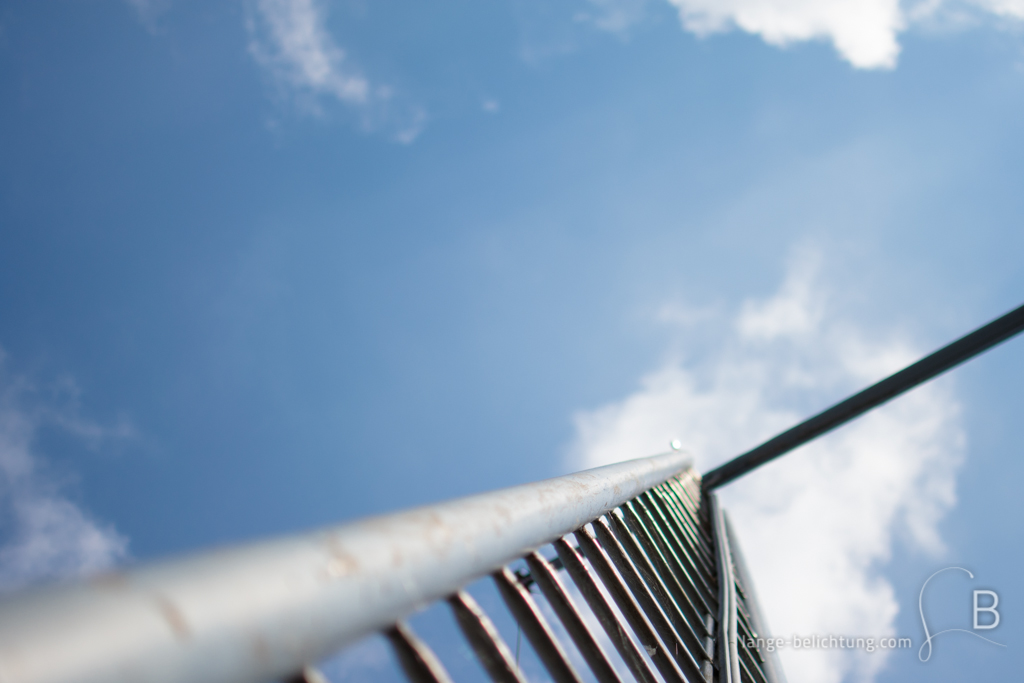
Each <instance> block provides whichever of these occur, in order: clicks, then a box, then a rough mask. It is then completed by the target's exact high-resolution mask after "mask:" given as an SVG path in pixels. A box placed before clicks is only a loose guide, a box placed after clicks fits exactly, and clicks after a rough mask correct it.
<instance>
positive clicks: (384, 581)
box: [0, 452, 688, 683]
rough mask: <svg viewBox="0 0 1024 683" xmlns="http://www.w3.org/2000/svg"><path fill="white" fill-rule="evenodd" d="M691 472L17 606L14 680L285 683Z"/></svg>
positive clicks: (461, 510) (6, 648) (152, 573)
mask: <svg viewBox="0 0 1024 683" xmlns="http://www.w3.org/2000/svg"><path fill="white" fill-rule="evenodd" d="M687 464H688V458H687V456H686V455H684V454H683V453H681V452H670V453H666V454H664V455H658V456H653V457H650V458H643V459H639V460H633V461H628V462H624V463H619V464H616V465H609V466H607V467H600V468H596V469H593V470H588V471H585V472H580V473H577V474H573V475H569V476H565V477H558V478H555V479H549V480H546V481H542V482H538V483H535V484H527V485H524V486H516V487H512V488H508V489H503V490H500V491H495V492H493V493H488V494H482V495H477V496H471V497H468V498H463V499H460V500H456V501H451V502H447V503H442V504H439V505H433V506H428V507H423V508H418V509H415V510H410V511H406V512H400V513H396V514H392V515H386V516H382V517H376V518H371V519H367V520H363V521H359V522H355V523H352V524H347V525H344V526H339V527H335V528H329V529H325V530H321V531H316V532H312V533H307V534H302V535H297V536H291V537H286V538H281V539H277V540H272V541H267V542H262V543H256V544H250V545H245V546H240V547H235V548H228V549H224V550H217V551H212V552H208V553H205V554H201V555H197V556H193V557H189V558H185V559H180V560H174V561H168V562H163V563H160V564H155V565H151V566H148V567H143V568H140V569H135V570H131V571H127V572H122V573H113V574H107V575H104V576H100V577H97V578H94V579H92V580H90V581H88V582H84V583H80V584H76V585H70V586H61V587H51V588H47V589H42V590H37V591H33V592H30V593H27V594H22V595H18V596H15V597H13V598H7V599H5V600H4V601H2V602H0V683H101V682H102V683H128V682H132V683H172V682H176V681H189V682H190V683H259V682H260V681H272V680H275V679H280V678H283V677H286V676H288V675H289V674H292V673H294V672H295V671H298V670H301V669H302V667H303V666H304V665H306V664H308V663H309V662H313V661H317V660H318V659H320V658H323V657H325V656H327V655H329V654H331V653H332V652H334V651H336V650H338V649H339V648H341V647H343V646H344V645H346V644H347V643H349V642H352V641H353V640H355V639H357V638H359V637H361V636H363V635H365V634H367V633H370V632H372V631H375V630H378V629H382V628H386V627H389V626H391V625H393V624H394V623H395V622H396V621H398V620H399V619H401V618H403V617H405V616H406V615H408V614H409V613H411V612H413V611H415V610H416V609H418V608H420V607H422V606H425V605H426V604H428V603H430V602H433V601H434V600H438V599H441V598H444V597H447V596H449V595H451V594H452V593H454V592H456V591H458V590H459V589H460V588H462V587H463V586H465V585H466V584H468V583H469V582H471V581H473V580H474V579H476V578H478V577H480V576H483V575H486V574H488V573H490V572H493V571H495V570H498V569H499V568H501V567H502V566H504V565H505V564H507V563H508V562H510V561H512V560H514V559H516V558H518V557H522V556H523V555H525V554H526V553H528V552H530V551H531V550H533V549H534V548H536V547H538V546H540V545H543V544H545V543H548V542H550V541H553V540H555V539H557V538H560V537H561V536H563V535H565V534H568V533H570V532H572V531H574V530H576V529H578V528H579V527H580V526H582V525H583V524H585V523H587V522H589V521H591V520H593V519H596V518H597V517H599V516H600V515H602V514H604V513H606V512H608V511H609V510H612V509H613V508H615V507H616V506H618V505H621V504H623V503H625V502H626V501H628V500H631V499H632V498H635V497H636V496H637V495H639V494H641V493H643V492H644V491H646V490H648V489H650V488H651V487H653V486H656V485H658V484H660V483H661V482H663V481H665V480H666V479H667V478H669V477H670V476H672V475H673V474H675V473H677V472H679V471H681V470H682V469H684V468H685V467H686V466H687Z"/></svg>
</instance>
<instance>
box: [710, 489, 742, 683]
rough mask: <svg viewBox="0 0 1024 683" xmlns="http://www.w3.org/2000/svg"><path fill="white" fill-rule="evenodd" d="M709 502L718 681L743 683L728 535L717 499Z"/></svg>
mask: <svg viewBox="0 0 1024 683" xmlns="http://www.w3.org/2000/svg"><path fill="white" fill-rule="evenodd" d="M707 498H708V502H709V503H710V505H711V518H712V530H713V531H714V537H715V550H716V551H717V553H718V606H719V615H718V622H719V626H718V628H719V636H718V676H719V677H718V680H719V682H720V683H741V679H740V660H739V652H737V642H736V640H737V634H736V581H735V579H734V578H733V569H732V554H731V552H730V549H729V535H728V531H727V529H726V526H725V518H724V517H723V516H722V508H721V507H720V506H719V504H718V497H717V496H716V495H715V494H714V493H711V494H710V495H708V497H707Z"/></svg>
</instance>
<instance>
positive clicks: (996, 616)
mask: <svg viewBox="0 0 1024 683" xmlns="http://www.w3.org/2000/svg"><path fill="white" fill-rule="evenodd" d="M980 595H987V596H989V597H991V598H992V604H991V605H989V606H988V607H982V606H980V605H979V604H978V596H980ZM998 605H999V596H998V595H996V592H995V591H974V630H976V631H978V630H981V629H989V628H995V627H996V626H999V612H997V611H996V606H998ZM979 612H991V613H992V616H993V617H994V619H993V620H992V623H991V624H982V623H979V622H978V613H979Z"/></svg>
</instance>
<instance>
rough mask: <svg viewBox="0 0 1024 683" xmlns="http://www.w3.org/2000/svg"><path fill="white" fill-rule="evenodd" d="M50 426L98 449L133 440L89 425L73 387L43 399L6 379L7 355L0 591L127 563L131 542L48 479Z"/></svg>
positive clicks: (123, 432) (121, 430)
mask: <svg viewBox="0 0 1024 683" xmlns="http://www.w3.org/2000/svg"><path fill="white" fill-rule="evenodd" d="M44 426H49V427H55V428H58V429H61V430H63V431H65V432H67V433H69V434H71V435H72V436H75V437H78V438H80V439H84V440H86V441H87V442H91V443H100V442H103V441H107V440H109V439H118V438H124V437H127V436H130V435H131V429H130V428H129V427H128V426H127V425H126V424H120V425H117V426H115V427H113V428H109V427H102V426H100V425H98V424H96V423H94V422H92V421H90V420H87V419H85V418H83V417H82V416H81V415H80V414H79V411H78V408H77V391H76V389H75V386H74V384H73V383H72V382H69V381H64V382H62V383H59V386H58V387H57V389H56V391H55V392H54V393H51V394H50V395H48V396H45V397H41V396H40V391H39V390H38V388H37V387H35V386H34V385H33V384H31V383H30V382H29V381H28V380H26V379H25V378H19V377H13V376H11V375H10V374H9V373H7V372H6V370H5V368H4V355H3V352H2V351H0V539H2V545H0V590H12V589H15V588H18V587H20V586H23V585H25V584H28V583H31V582H33V581H37V580H43V579H56V578H67V577H73V576H79V575H83V574H89V573H93V572H96V571H100V570H103V569H106V568H108V567H110V566H112V565H113V564H115V563H116V562H118V561H119V560H122V559H123V558H125V557H126V555H127V548H128V540H127V539H126V538H125V537H124V536H122V535H121V534H119V533H117V531H115V530H114V529H113V528H112V527H110V526H108V525H104V524H102V523H99V522H97V521H95V520H93V519H92V518H91V517H90V516H89V515H88V514H87V513H85V512H84V511H83V510H81V509H80V508H79V507H78V506H77V505H75V504H74V503H73V502H72V501H71V500H69V499H68V498H67V497H66V496H65V495H63V494H62V493H61V491H60V487H59V485H58V483H57V482H56V481H54V480H53V479H52V478H50V477H48V476H46V474H45V473H44V468H43V461H42V459H41V457H40V456H39V454H38V453H37V452H35V451H34V447H35V441H36V436H37V434H38V432H39V430H40V429H41V428H42V427H44Z"/></svg>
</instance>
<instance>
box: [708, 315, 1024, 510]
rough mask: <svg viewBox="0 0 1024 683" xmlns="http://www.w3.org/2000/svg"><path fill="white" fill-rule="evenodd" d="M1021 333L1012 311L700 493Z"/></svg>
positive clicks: (727, 469) (768, 447)
mask: <svg viewBox="0 0 1024 683" xmlns="http://www.w3.org/2000/svg"><path fill="white" fill-rule="evenodd" d="M1022 330H1024V306H1020V307H1018V308H1015V309H1013V310H1012V311H1010V312H1009V313H1007V314H1006V315H1004V316H1002V317H1001V318H996V319H995V320H993V321H992V322H990V323H989V324H987V325H984V326H982V327H979V328H978V329H976V330H975V331H974V332H971V333H970V334H968V335H965V336H963V337H961V338H960V339H957V340H956V341H955V342H953V343H952V344H949V345H948V346H944V347H942V348H941V349H939V350H938V351H936V352H935V353H933V354H931V355H930V356H926V357H924V358H922V359H921V360H919V361H917V362H916V363H914V364H913V365H909V366H907V367H905V368H903V369H902V370H900V371H899V372H897V373H896V374H894V375H890V376H889V377H886V378H885V379H883V380H882V381H880V382H878V383H876V384H872V385H871V386H870V387H868V388H867V389H864V390H863V391H861V392H860V393H857V394H854V395H853V396H851V397H849V398H848V399H846V400H845V401H842V402H840V403H837V404H836V405H834V406H832V407H831V408H829V409H827V410H823V411H822V412H820V413H818V414H817V415H815V416H814V417H812V418H810V419H808V420H806V421H804V422H801V423H800V424H798V425H797V426H795V427H793V428H791V429H789V430H787V431H785V432H782V433H781V434H779V435H778V436H776V437H774V438H772V439H769V440H768V441H765V442H764V443H763V444H761V445H760V446H758V447H757V448H754V449H751V450H749V451H747V452H746V453H744V454H743V455H740V456H737V457H736V458H733V459H732V460H730V461H729V462H727V463H725V464H724V465H722V466H721V467H718V468H717V469H714V470H711V471H710V472H708V473H707V474H705V475H704V478H703V487H704V490H706V491H710V490H712V489H716V488H718V487H719V486H724V485H725V484H728V483H729V482H731V481H733V480H734V479H736V478H737V477H742V476H743V475H744V474H746V473H747V472H750V471H751V470H753V469H756V468H758V467H760V466H761V465H763V464H765V463H766V462H768V461H770V460H774V459H775V458H777V457H779V456H780V455H783V454H784V453H788V452H789V451H791V450H793V449H794V448H796V447H797V446H802V445H803V444H805V443H807V442H808V441H810V440H812V439H814V438H817V437H819V436H821V435H822V434H824V433H825V432H828V431H831V430H833V429H835V428H836V427H838V426H840V425H842V424H845V423H847V422H849V421H850V420H852V419H854V418H855V417H858V416H860V415H862V414H864V413H866V412H867V411H869V410H871V409H872V408H875V407H877V406H880V405H882V404H883V403H885V402H886V401H888V400H890V399H893V398H895V397H897V396H899V395H900V394H902V393H904V392H906V391H909V390H910V389H913V388H914V387H916V386H917V385H919V384H922V383H924V382H927V381H928V380H930V379H932V378H933V377H935V376H937V375H940V374H942V373H943V372H945V371H946V370H949V369H950V368H953V367H956V366H957V365H959V364H960V363H963V362H964V361H966V360H969V359H971V358H973V357H974V356H977V355H978V354H980V353H982V352H984V351H987V350H988V349H990V348H992V347H993V346H995V345H996V344H999V343H1000V342H1004V341H1006V340H1007V339H1009V338H1010V337H1012V336H1014V335H1016V334H1017V333H1019V332H1021V331H1022Z"/></svg>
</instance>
